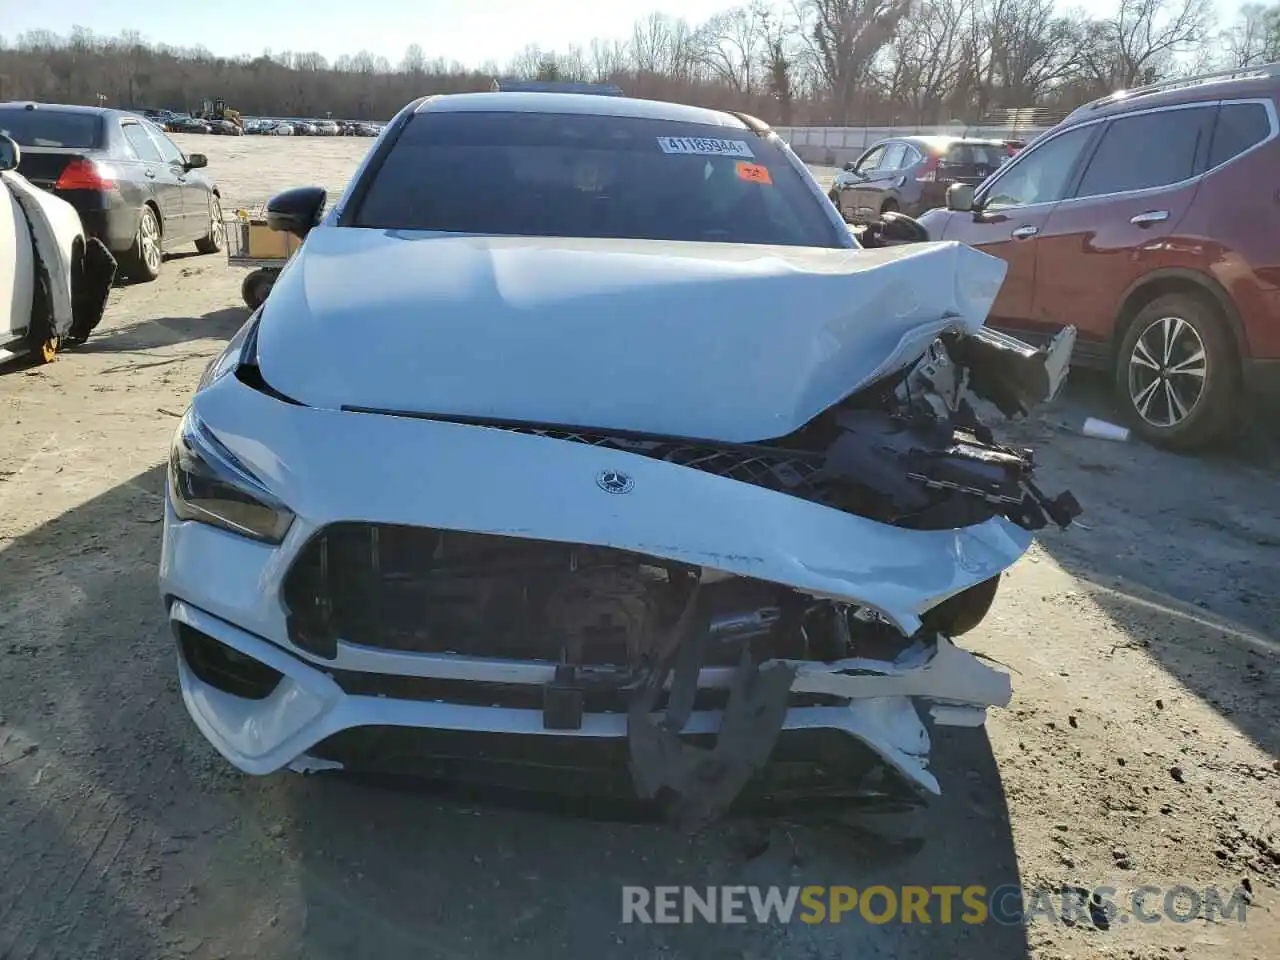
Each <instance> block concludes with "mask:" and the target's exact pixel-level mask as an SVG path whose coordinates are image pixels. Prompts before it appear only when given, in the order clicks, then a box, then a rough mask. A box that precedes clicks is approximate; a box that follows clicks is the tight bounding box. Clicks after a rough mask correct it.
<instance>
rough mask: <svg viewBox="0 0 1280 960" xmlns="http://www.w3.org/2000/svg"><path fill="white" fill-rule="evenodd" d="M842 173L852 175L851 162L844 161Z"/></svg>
mask: <svg viewBox="0 0 1280 960" xmlns="http://www.w3.org/2000/svg"><path fill="white" fill-rule="evenodd" d="M844 172H845V173H853V161H852V160H846V161H845V165H844Z"/></svg>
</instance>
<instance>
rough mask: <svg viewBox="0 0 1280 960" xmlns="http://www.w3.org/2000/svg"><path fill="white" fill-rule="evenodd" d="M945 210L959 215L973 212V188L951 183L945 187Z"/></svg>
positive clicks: (964, 184) (966, 184)
mask: <svg viewBox="0 0 1280 960" xmlns="http://www.w3.org/2000/svg"><path fill="white" fill-rule="evenodd" d="M947 209H948V210H956V211H958V212H960V213H968V212H970V211H972V210H973V186H972V185H971V184H968V183H953V184H952V185H951V186H949V187H947Z"/></svg>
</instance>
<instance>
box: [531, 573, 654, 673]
mask: <svg viewBox="0 0 1280 960" xmlns="http://www.w3.org/2000/svg"><path fill="white" fill-rule="evenodd" d="M655 574H656V576H655ZM659 578H660V579H659ZM665 585H666V577H665V573H664V571H661V570H657V571H651V569H650V568H646V567H643V566H641V565H639V564H631V565H624V564H620V563H610V564H604V565H601V566H594V567H588V568H586V569H579V570H574V571H571V572H569V573H566V574H565V576H564V577H563V578H561V580H560V582H559V583H558V584H556V585H555V586H553V587H552V588H551V592H550V594H549V595H548V597H547V600H546V607H545V613H546V622H547V627H548V629H549V630H550V632H551V633H552V634H555V635H558V636H560V637H561V638H563V644H564V654H565V660H566V661H567V662H568V663H579V664H580V663H584V662H588V661H590V662H594V663H628V664H639V663H645V662H649V661H650V660H651V659H652V657H653V654H654V652H655V651H654V642H655V640H656V637H657V633H658V630H659V628H660V625H661V622H662V606H663V604H662V597H661V595H660V591H661V588H662V587H664V586H665ZM584 655H586V656H584Z"/></svg>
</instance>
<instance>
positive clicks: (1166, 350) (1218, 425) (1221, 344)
mask: <svg viewBox="0 0 1280 960" xmlns="http://www.w3.org/2000/svg"><path fill="white" fill-rule="evenodd" d="M1115 391H1116V399H1117V401H1118V402H1119V404H1120V407H1121V409H1122V410H1123V411H1124V413H1125V415H1126V417H1127V419H1128V420H1129V421H1130V423H1132V424H1133V427H1134V430H1135V431H1136V432H1137V433H1138V435H1139V436H1141V437H1143V438H1144V439H1146V440H1147V441H1148V442H1150V443H1152V444H1154V445H1156V446H1159V447H1164V448H1166V449H1169V450H1190V449H1193V448H1196V447H1202V446H1204V445H1206V444H1208V443H1210V442H1212V441H1214V440H1218V439H1221V438H1222V437H1224V436H1225V435H1227V434H1228V433H1229V432H1230V430H1231V428H1232V427H1233V419H1234V418H1236V417H1237V416H1238V414H1239V401H1240V398H1241V389H1240V365H1239V359H1238V357H1237V355H1236V348H1235V343H1234V341H1233V338H1232V336H1231V333H1230V331H1229V330H1228V329H1227V325H1226V322H1225V320H1224V319H1223V317H1222V312H1221V310H1219V309H1218V307H1217V306H1216V305H1215V304H1213V303H1212V302H1210V301H1209V300H1208V298H1207V297H1204V296H1197V295H1195V294H1191V293H1167V294H1164V295H1163V296H1160V297H1156V299H1154V300H1152V301H1151V302H1150V303H1149V304H1147V305H1146V306H1145V307H1143V308H1142V309H1141V310H1139V311H1138V314H1137V316H1135V317H1134V318H1133V322H1132V323H1130V324H1129V326H1128V328H1127V329H1126V331H1125V335H1124V339H1123V340H1121V341H1120V347H1119V349H1118V350H1117V351H1116V364H1115Z"/></svg>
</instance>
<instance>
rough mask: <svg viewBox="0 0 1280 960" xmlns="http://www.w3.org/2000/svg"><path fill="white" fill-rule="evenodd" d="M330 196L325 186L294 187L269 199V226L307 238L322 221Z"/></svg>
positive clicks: (299, 237)
mask: <svg viewBox="0 0 1280 960" xmlns="http://www.w3.org/2000/svg"><path fill="white" fill-rule="evenodd" d="M327 198H328V194H327V193H326V192H325V189H324V187H294V188H293V189H292V190H285V191H284V192H283V193H277V194H276V195H275V196H274V197H272V198H271V199H270V200H268V201H267V226H268V227H270V228H271V229H272V230H278V231H280V232H281V233H291V234H293V235H294V236H295V237H297V238H298V239H300V240H301V239H305V237H306V236H307V234H308V233H310V232H311V228H312V227H314V226H315V225H316V224H317V223H319V222H320V215H321V214H322V213H324V203H325V200H326V199H327Z"/></svg>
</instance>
